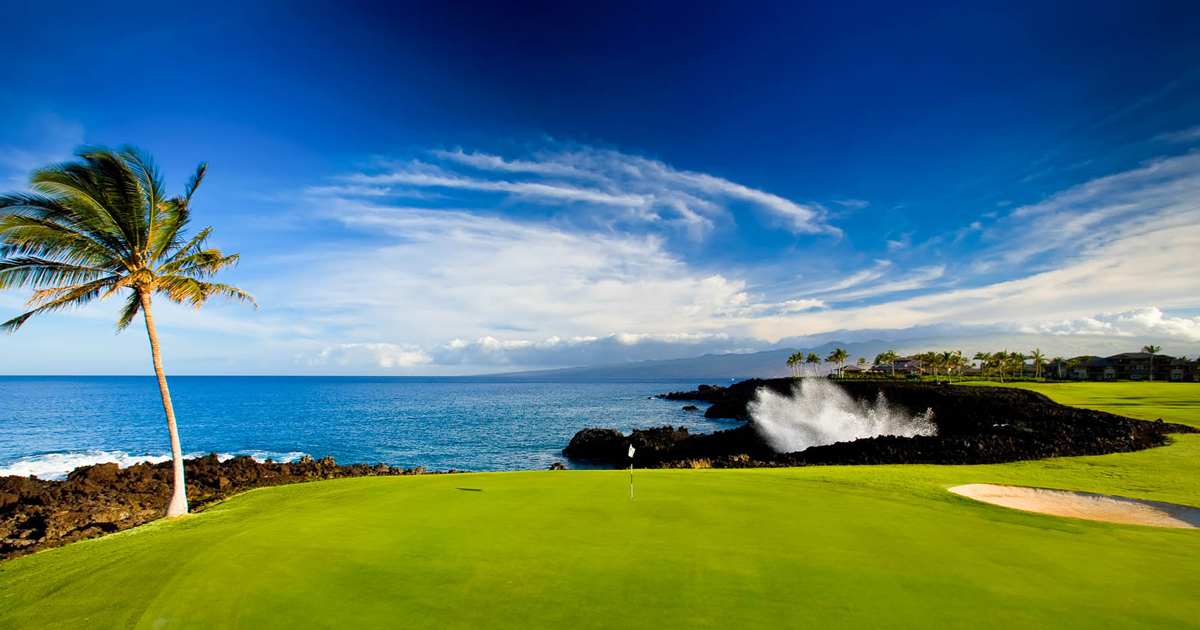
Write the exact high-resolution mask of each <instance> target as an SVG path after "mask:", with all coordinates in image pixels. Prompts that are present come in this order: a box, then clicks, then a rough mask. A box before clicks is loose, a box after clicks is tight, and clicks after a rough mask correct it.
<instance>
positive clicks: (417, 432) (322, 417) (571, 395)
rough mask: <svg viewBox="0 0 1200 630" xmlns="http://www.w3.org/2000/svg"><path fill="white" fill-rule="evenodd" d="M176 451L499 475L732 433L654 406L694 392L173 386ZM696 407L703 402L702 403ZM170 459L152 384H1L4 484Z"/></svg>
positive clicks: (395, 382)
mask: <svg viewBox="0 0 1200 630" xmlns="http://www.w3.org/2000/svg"><path fill="white" fill-rule="evenodd" d="M169 384H170V387H171V397H172V400H173V402H174V406H175V413H176V416H177V418H178V421H179V434H180V440H181V442H182V444H183V450H184V452H185V453H189V454H206V453H208V452H216V453H219V454H222V455H227V456H233V455H241V454H246V455H252V456H255V457H257V458H259V459H265V458H267V457H272V458H274V459H276V460H277V461H289V460H293V459H297V458H299V457H300V456H302V455H304V454H308V455H311V456H313V457H316V458H320V457H324V456H326V455H329V456H332V457H333V458H334V459H336V460H337V461H338V462H339V463H357V462H366V463H372V464H374V463H378V462H383V463H386V464H389V465H392V466H402V467H412V466H425V467H426V468H429V469H438V470H445V469H448V468H457V469H459V470H476V471H494V470H537V469H546V468H548V467H549V466H550V464H552V463H553V462H556V461H562V462H564V463H566V464H567V465H568V466H572V463H571V462H568V461H567V460H566V459H565V458H564V457H563V456H562V454H561V450H562V448H563V447H564V446H566V445H567V443H568V442H569V441H570V439H571V436H573V435H574V434H575V432H576V431H578V430H580V429H583V428H585V427H605V428H609V427H611V428H616V429H620V430H622V431H629V430H632V429H635V428H648V427H655V426H662V425H664V424H670V425H674V426H685V427H687V428H688V429H689V430H691V431H694V432H711V431H714V430H723V429H727V428H731V427H733V426H736V424H735V423H734V422H732V421H724V420H709V419H706V418H705V417H704V415H703V413H699V412H694V411H692V412H687V411H682V410H681V407H682V406H683V405H684V404H686V403H680V402H678V401H668V400H660V399H656V398H649V397H652V396H655V395H656V394H660V393H665V392H669V391H676V390H684V389H694V388H695V386H696V385H697V384H698V383H695V382H674V381H668V382H636V383H529V382H507V383H506V382H470V381H464V380H458V379H430V378H370V377H222V376H180V377H174V378H171V379H169ZM700 406H701V408H702V409H703V405H700ZM169 452H170V450H169V441H168V436H167V429H166V420H165V417H164V415H163V409H162V402H161V400H160V398H159V394H158V385H157V382H156V380H155V379H154V378H153V377H143V376H107V377H92V376H87V377H25V376H0V475H8V474H20V475H28V474H37V475H38V476H39V477H44V478H61V477H62V476H63V475H64V474H65V473H66V472H67V471H69V470H71V469H73V468H74V467H75V466H78V465H83V464H88V463H96V462H100V461H119V462H121V463H122V464H123V465H127V464H131V463H134V462H135V461H139V460H149V461H161V460H163V459H165V458H166V455H167V454H168V453H169Z"/></svg>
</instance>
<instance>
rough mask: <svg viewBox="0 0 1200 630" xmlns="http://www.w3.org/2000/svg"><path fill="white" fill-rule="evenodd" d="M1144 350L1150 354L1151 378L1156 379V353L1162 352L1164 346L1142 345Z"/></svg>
mask: <svg viewBox="0 0 1200 630" xmlns="http://www.w3.org/2000/svg"><path fill="white" fill-rule="evenodd" d="M1142 352H1145V353H1147V354H1149V355H1150V380H1152V381H1153V380H1154V355H1156V354H1158V353H1159V352H1162V346H1155V345H1149V346H1142Z"/></svg>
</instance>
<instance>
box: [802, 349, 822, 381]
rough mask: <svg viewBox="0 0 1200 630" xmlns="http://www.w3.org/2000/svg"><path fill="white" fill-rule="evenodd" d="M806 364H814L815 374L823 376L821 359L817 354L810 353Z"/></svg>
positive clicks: (806, 358) (805, 359)
mask: <svg viewBox="0 0 1200 630" xmlns="http://www.w3.org/2000/svg"><path fill="white" fill-rule="evenodd" d="M804 362H805V363H811V364H813V374H815V375H817V376H820V375H821V357H819V356H817V353H816V352H809V353H808V356H807V357H805V358H804Z"/></svg>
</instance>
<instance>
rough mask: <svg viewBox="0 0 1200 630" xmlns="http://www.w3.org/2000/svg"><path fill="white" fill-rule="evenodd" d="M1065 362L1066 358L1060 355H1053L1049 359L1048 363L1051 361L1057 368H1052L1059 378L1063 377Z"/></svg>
mask: <svg viewBox="0 0 1200 630" xmlns="http://www.w3.org/2000/svg"><path fill="white" fill-rule="evenodd" d="M1065 362H1066V359H1064V358H1062V357H1054V358H1053V359H1050V363H1052V364H1053V365H1054V366H1055V368H1057V369H1055V370H1054V371H1055V373H1056V377H1057V378H1060V379H1061V378H1062V377H1063V363H1065Z"/></svg>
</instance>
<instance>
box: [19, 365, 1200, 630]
mask: <svg viewBox="0 0 1200 630" xmlns="http://www.w3.org/2000/svg"><path fill="white" fill-rule="evenodd" d="M1114 386H1115V387H1117V388H1127V389H1109V388H1110V387H1114ZM1031 387H1032V388H1034V389H1038V390H1039V391H1045V392H1046V393H1047V394H1048V395H1050V396H1051V397H1052V398H1056V399H1059V400H1061V401H1064V402H1070V403H1073V404H1080V405H1084V406H1089V407H1095V408H1100V409H1112V410H1114V411H1119V412H1121V413H1125V414H1128V415H1133V416H1137V417H1143V418H1149V419H1154V418H1158V417H1162V418H1163V419H1164V420H1170V421H1176V422H1188V423H1191V424H1198V423H1200V386H1195V385H1176V384H1143V383H1137V384H1128V385H1125V384H1105V383H1101V384H1085V385H1049V384H1047V385H1041V384H1037V385H1033V386H1031ZM1128 397H1136V404H1135V405H1133V406H1131V405H1130V404H1129V403H1128V400H1129V398H1128ZM1198 462H1200V435H1188V436H1180V437H1179V439H1178V440H1177V441H1176V442H1175V443H1173V444H1172V445H1170V446H1167V447H1164V448H1159V449H1152V450H1150V451H1143V452H1140V453H1130V454H1122V455H1109V456H1103V457H1084V458H1071V459H1059V460H1048V461H1040V462H1024V463H1018V464H1005V465H996V466H973V467H959V466H881V467H819V468H797V469H777V470H761V469H760V470H728V471H722V470H697V471H692V470H656V471H638V472H637V479H636V482H637V487H636V489H637V498H636V499H635V500H633V501H630V499H629V495H628V490H629V488H628V485H627V484H628V472H627V471H568V472H525V473H498V474H471V475H454V476H436V477H434V476H428V477H393V478H367V479H347V480H337V481H327V482H320V483H312V484H303V485H296V486H287V487H280V488H271V489H266V490H257V491H254V492H250V493H247V494H245V495H242V496H240V497H237V498H234V499H231V500H229V501H227V502H225V503H223V504H220V505H217V506H214V507H212V508H210V509H208V510H206V511H204V512H203V513H200V514H197V515H193V516H189V517H187V518H185V519H182V520H180V521H176V522H171V523H166V522H157V523H153V524H151V525H148V526H144V527H140V528H137V529H134V530H130V531H128V532H124V533H121V534H117V535H113V536H109V537H106V538H102V539H98V540H92V541H85V542H81V543H75V544H72V545H69V546H67V547H64V548H60V549H54V550H51V551H48V552H45V553H41V554H37V555H34V556H30V557H25V558H19V559H17V560H13V561H11V562H7V563H3V564H0V627H5V628H53V627H62V628H84V627H86V628H109V627H121V628H125V627H138V628H178V627H232V626H239V627H245V628H261V627H290V628H297V627H304V628H310V627H327V628H355V627H398V628H452V627H479V628H534V627H553V628H592V627H605V628H664V627H713V628H746V627H770V628H781V627H816V628H824V627H881V626H882V627H913V628H918V627H919V628H930V627H970V628H990V627H996V628H1012V627H1016V626H1024V627H1029V626H1041V627H1054V628H1096V627H1113V626H1124V627H1171V628H1179V627H1188V626H1192V627H1195V626H1197V625H1198V624H1200V531H1197V530H1169V529H1158V528H1149V527H1137V526H1127V525H1113V524H1107V523H1097V522H1091V521H1082V520H1076V519H1066V518H1058V517H1052V516H1043V515H1038V514H1030V513H1025V512H1018V511H1014V510H1007V509H1004V508H1000V507H995V506H991V505H986V504H982V503H977V502H974V501H971V500H968V499H965V498H962V497H958V496H956V495H952V494H950V493H947V492H945V488H947V487H949V486H953V485H958V484H961V483H972V482H1000V483H1018V484H1026V485H1038V486H1046V487H1059V488H1077V489H1084V490H1093V491H1101V492H1114V493H1118V494H1125V495H1131V496H1138V497H1144V498H1152V499H1161V500H1168V501H1177V502H1184V503H1191V504H1194V505H1200V472H1198V470H1197V463H1198Z"/></svg>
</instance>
